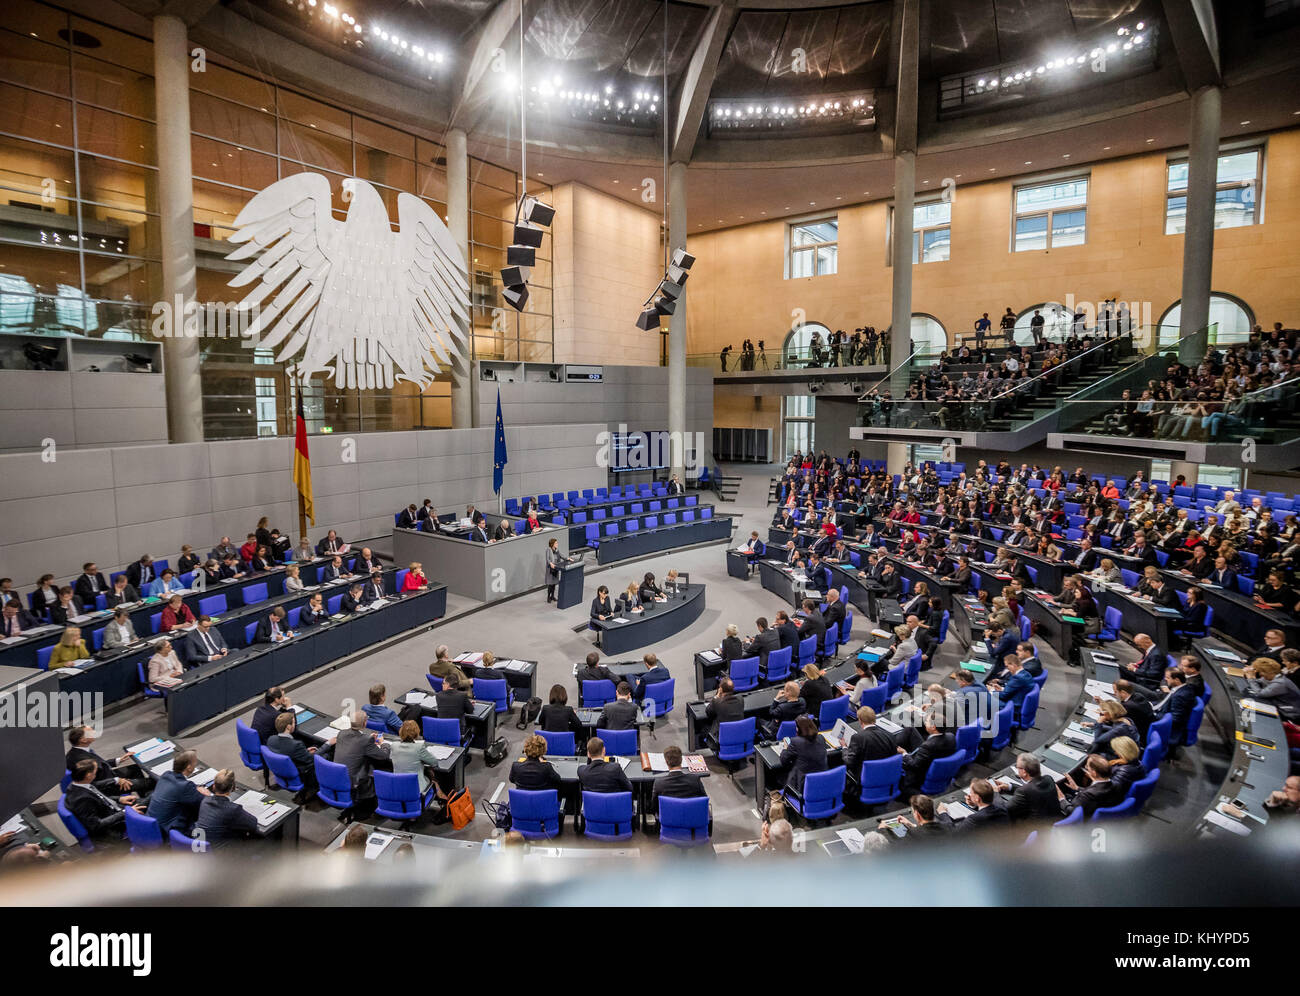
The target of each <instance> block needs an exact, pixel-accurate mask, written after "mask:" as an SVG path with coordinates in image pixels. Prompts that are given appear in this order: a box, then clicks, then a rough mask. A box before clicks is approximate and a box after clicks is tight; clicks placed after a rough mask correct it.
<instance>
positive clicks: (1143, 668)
mask: <svg viewBox="0 0 1300 996" xmlns="http://www.w3.org/2000/svg"><path fill="white" fill-rule="evenodd" d="M1133 645H1134V646H1135V647H1137V648H1138V650H1139V651H1141V653H1142V659H1141V660H1138V661H1135V662H1134V663H1132V664H1127V665H1124V666H1125V667H1126V668H1127V669H1128V670H1129V671H1130V672H1131V673H1130V674H1129V675H1128V677H1129V678H1130V679H1132V680H1133V681H1135V682H1137V683H1138V684H1139V685H1143V686H1145V687H1147V688H1149V689H1152V690H1154V689H1157V688H1159V687H1160V682H1161V680H1162V679H1163V678H1164V674H1165V668H1166V666H1167V665H1168V658H1167V657H1166V655H1165V652H1164V651H1163V650H1161V649H1160V648H1159V647H1157V646H1156V643H1155V641H1154V640H1152V639H1151V637H1149V636H1148V635H1147V634H1146V633H1137V634H1135V635H1134V637H1133Z"/></svg>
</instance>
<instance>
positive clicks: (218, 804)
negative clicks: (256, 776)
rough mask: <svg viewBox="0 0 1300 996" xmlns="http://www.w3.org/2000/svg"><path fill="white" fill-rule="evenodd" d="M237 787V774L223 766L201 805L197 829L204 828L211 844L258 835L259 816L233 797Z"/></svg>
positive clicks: (204, 834) (204, 833)
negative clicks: (236, 801) (239, 803)
mask: <svg viewBox="0 0 1300 996" xmlns="http://www.w3.org/2000/svg"><path fill="white" fill-rule="evenodd" d="M234 790H235V773H234V772H233V771H231V770H230V769H229V768H223V769H222V770H221V771H219V772H217V777H216V778H214V779H213V780H212V792H211V794H210V795H207V796H204V798H203V801H202V802H201V803H200V804H199V818H198V819H197V820H195V821H194V829H195V830H202V831H203V839H204V840H206V841H207V842H208V845H209V846H211V847H224V846H225V845H226V844H229V843H230V842H231V841H235V840H247V839H248V838H250V837H254V836H256V835H257V817H256V816H254V815H253V814H252V813H250V812H249V811H248V810H246V809H245V808H244V807H243V806H240V805H238V804H236V803H235V801H234V800H233V799H231V798H230V793H231V792H233V791H234Z"/></svg>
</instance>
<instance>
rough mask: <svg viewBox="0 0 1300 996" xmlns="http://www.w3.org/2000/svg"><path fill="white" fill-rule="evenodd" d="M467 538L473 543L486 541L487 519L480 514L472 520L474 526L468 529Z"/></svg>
mask: <svg viewBox="0 0 1300 996" xmlns="http://www.w3.org/2000/svg"><path fill="white" fill-rule="evenodd" d="M469 538H470V539H472V540H473V541H474V542H475V543H486V542H487V541H488V534H487V520H486V519H485V518H483V517H482V516H481V515H480V516H479V517H478V518H477V519H475V520H474V528H473V529H472V530H470V534H469Z"/></svg>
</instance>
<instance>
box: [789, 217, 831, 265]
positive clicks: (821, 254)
mask: <svg viewBox="0 0 1300 996" xmlns="http://www.w3.org/2000/svg"><path fill="white" fill-rule="evenodd" d="M787 234H788V237H789V245H790V255H789V258H788V259H787V260H786V278H787V279H793V278H795V277H824V276H827V275H828V274H832V273H835V272H836V270H837V267H838V263H839V254H840V247H839V238H840V223H839V220H838V219H837V217H836V216H835V215H831V216H830V217H829V218H818V219H816V220H814V221H801V222H797V223H795V224H792V225H790V227H789V228H788V229H787Z"/></svg>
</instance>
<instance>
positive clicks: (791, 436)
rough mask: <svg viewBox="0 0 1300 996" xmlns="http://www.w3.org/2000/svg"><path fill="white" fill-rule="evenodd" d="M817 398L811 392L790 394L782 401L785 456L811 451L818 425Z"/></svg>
mask: <svg viewBox="0 0 1300 996" xmlns="http://www.w3.org/2000/svg"><path fill="white" fill-rule="evenodd" d="M816 418H817V399H816V398H814V397H813V396H812V395H811V394H801V395H790V396H789V397H786V398H784V399H782V402H781V425H782V428H783V430H784V436H785V454H784V455H785V457H786V458H787V459H788V458H789V457H791V456H793V455H794V453H795V452H796V451H798V452H800V453H811V452H812V451H813V446H814V445H815V442H816V440H815V429H816V427H817V423H816Z"/></svg>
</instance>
